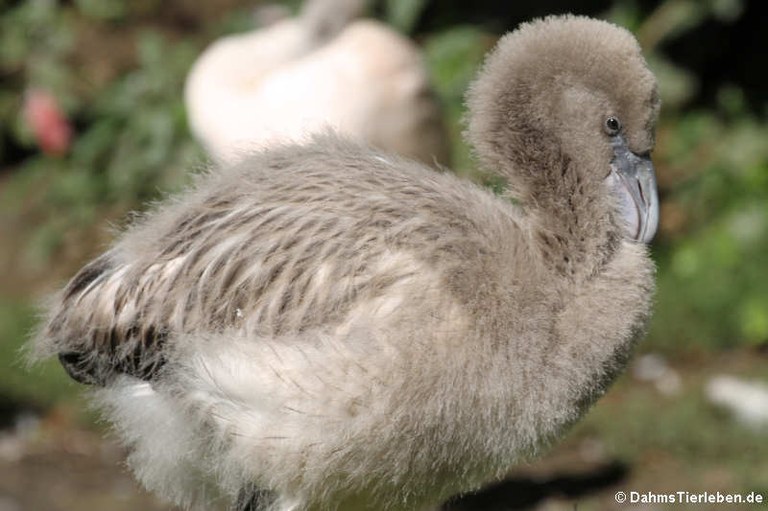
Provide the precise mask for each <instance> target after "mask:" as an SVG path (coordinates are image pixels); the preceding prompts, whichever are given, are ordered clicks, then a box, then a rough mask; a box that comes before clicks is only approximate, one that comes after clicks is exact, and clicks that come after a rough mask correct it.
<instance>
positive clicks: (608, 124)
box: [605, 116, 621, 135]
mask: <svg viewBox="0 0 768 511" xmlns="http://www.w3.org/2000/svg"><path fill="white" fill-rule="evenodd" d="M620 131H621V121H619V120H618V119H617V118H616V117H613V116H611V117H609V118H607V119H606V120H605V132H606V133H608V134H609V135H618V134H619V132H620Z"/></svg>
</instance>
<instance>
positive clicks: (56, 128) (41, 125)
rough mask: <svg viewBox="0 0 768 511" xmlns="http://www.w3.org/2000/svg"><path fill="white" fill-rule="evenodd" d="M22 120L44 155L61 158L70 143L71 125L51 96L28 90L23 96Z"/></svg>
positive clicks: (35, 90) (47, 93) (45, 92)
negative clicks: (30, 130)
mask: <svg viewBox="0 0 768 511" xmlns="http://www.w3.org/2000/svg"><path fill="white" fill-rule="evenodd" d="M23 115H24V120H25V122H26V123H27V124H28V125H29V127H30V128H31V129H32V133H33V134H34V136H35V141H36V142H37V145H38V146H40V149H42V150H43V152H44V153H46V154H49V155H52V156H63V155H64V154H66V153H67V151H69V147H70V145H71V143H72V125H71V124H70V122H69V120H68V119H67V117H66V116H65V115H64V112H62V110H61V107H60V106H59V103H58V102H57V101H56V98H55V97H53V95H52V94H51V93H50V92H48V91H45V90H42V89H29V90H27V92H26V94H25V95H24V110H23Z"/></svg>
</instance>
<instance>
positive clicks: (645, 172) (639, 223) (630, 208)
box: [607, 134, 659, 243]
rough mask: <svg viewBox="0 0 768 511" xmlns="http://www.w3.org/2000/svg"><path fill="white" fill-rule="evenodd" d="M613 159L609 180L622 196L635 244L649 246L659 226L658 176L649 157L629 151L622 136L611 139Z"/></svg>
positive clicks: (623, 207)
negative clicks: (639, 243)
mask: <svg viewBox="0 0 768 511" xmlns="http://www.w3.org/2000/svg"><path fill="white" fill-rule="evenodd" d="M611 145H612V146H613V155H614V157H613V160H612V161H611V173H610V174H609V175H608V178H607V179H608V181H609V182H611V185H612V186H613V188H614V190H615V192H616V193H617V194H618V196H619V206H620V210H621V213H622V217H623V219H624V222H625V226H626V228H627V233H628V234H629V235H630V237H631V238H632V239H634V240H635V241H639V242H642V243H649V242H650V241H651V240H652V239H653V236H654V235H655V234H656V228H657V227H658V225H659V196H658V193H657V191H656V174H655V172H654V168H653V163H652V162H651V158H650V157H649V156H648V155H637V154H635V153H633V152H632V151H630V150H629V147H628V146H627V142H626V140H625V139H624V137H623V136H622V135H620V134H619V135H615V136H614V137H613V138H612V140H611Z"/></svg>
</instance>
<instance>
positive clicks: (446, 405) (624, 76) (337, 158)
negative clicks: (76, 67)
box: [34, 16, 658, 511]
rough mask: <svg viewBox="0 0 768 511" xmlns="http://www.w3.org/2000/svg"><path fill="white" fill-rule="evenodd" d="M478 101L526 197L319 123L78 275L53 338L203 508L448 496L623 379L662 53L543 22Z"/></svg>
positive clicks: (421, 502)
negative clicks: (313, 133) (326, 130)
mask: <svg viewBox="0 0 768 511" xmlns="http://www.w3.org/2000/svg"><path fill="white" fill-rule="evenodd" d="M468 106H469V112H470V113H469V118H468V130H467V136H468V139H469V141H470V142H471V143H472V144H473V145H474V147H475V149H476V152H477V157H478V158H479V160H480V161H481V162H482V164H483V165H485V166H486V167H487V168H488V169H490V170H493V171H495V172H496V173H497V174H498V175H499V176H500V177H501V178H503V179H505V180H506V182H507V184H508V187H507V190H506V196H495V195H493V194H492V193H490V192H489V191H487V190H485V189H482V188H479V187H477V186H475V185H473V184H471V183H469V182H467V181H465V180H462V179H459V178H457V177H455V176H453V175H451V174H447V173H438V172H435V171H433V170H430V169H428V168H426V167H424V166H422V165H420V164H417V163H414V162H411V161H407V160H404V159H400V158H398V157H395V156H391V155H388V154H386V153H382V152H378V151H376V150H372V149H368V148H365V147H361V146H359V145H357V144H354V143H351V142H348V141H345V140H343V139H341V138H339V137H337V136H335V135H333V134H326V135H322V136H317V137H315V138H314V139H313V140H312V141H311V142H309V143H307V144H304V145H286V146H283V147H278V148H275V149H272V150H268V151H263V152H258V153H256V154H253V155H251V156H250V157H249V158H247V159H246V160H244V161H241V162H240V163H238V164H237V165H234V166H230V167H227V168H220V169H215V170H214V171H212V172H210V173H209V174H207V175H204V176H202V177H200V179H199V180H198V182H197V184H196V186H194V187H192V188H191V189H190V190H188V191H187V192H185V193H183V194H181V195H180V196H179V197H177V198H176V199H174V200H171V201H168V202H166V203H165V204H162V205H160V206H158V207H156V208H155V209H154V210H153V211H151V212H150V213H148V214H146V215H145V216H144V217H143V218H142V219H140V220H139V221H137V222H136V223H135V225H133V226H132V227H131V228H130V229H128V230H127V232H126V233H125V234H124V235H123V237H122V238H121V239H120V240H119V241H117V242H116V243H115V244H114V246H113V247H112V248H111V249H110V250H108V251H107V252H106V253H105V254H104V255H102V256H101V257H99V258H97V259H96V260H95V261H94V262H92V263H91V264H89V265H88V266H86V267H85V268H84V269H83V270H81V271H80V273H79V274H78V275H77V276H75V277H74V279H73V280H72V281H71V282H70V283H69V285H68V286H67V287H66V288H65V289H64V290H63V291H62V292H61V293H60V294H59V295H58V296H57V297H56V299H55V300H54V302H53V305H52V307H51V308H50V312H49V314H48V317H47V321H46V322H45V325H44V326H43V327H42V329H41V332H40V334H39V336H38V337H37V339H36V341H35V342H34V351H35V353H36V355H37V356H41V357H42V356H50V355H58V356H59V357H60V359H61V361H62V363H63V364H64V367H65V368H66V369H67V371H68V372H69V374H70V375H72V377H73V378H75V379H77V380H79V381H82V382H84V383H91V384H94V385H95V387H96V388H97V389H98V390H96V400H97V402H98V403H100V404H101V405H102V406H103V408H104V409H105V411H106V414H107V416H108V417H109V418H110V420H112V421H113V422H114V424H115V426H116V429H117V431H118V432H119V434H120V435H121V436H122V438H123V439H124V440H125V442H126V443H127V444H128V446H129V447H130V449H131V454H130V458H129V463H130V465H131V467H132V468H133V470H134V471H135V473H136V474H137V476H138V478H139V479H140V480H141V481H142V482H143V484H144V485H145V486H146V487H147V488H149V489H151V490H155V491H157V492H159V493H161V494H162V495H164V496H166V497H168V498H171V499H173V500H174V501H176V502H177V503H179V504H180V505H182V506H184V507H187V508H200V509H204V508H205V507H206V506H208V505H210V502H211V501H213V500H215V499H216V498H217V496H218V495H221V496H223V497H225V498H229V499H231V500H232V501H237V502H239V505H240V506H241V507H242V508H243V509H256V508H259V509H269V510H281V511H287V510H310V509H311V510H320V509H322V510H342V509H344V510H351V509H371V510H374V509H376V510H382V509H387V510H393V511H394V510H407V509H423V508H426V507H429V506H435V505H437V504H439V503H440V502H441V501H443V500H444V499H445V498H447V497H450V496H452V495H454V494H457V493H460V492H464V491H468V490H471V489H474V488H477V487H478V486H480V485H482V484H484V483H487V482H489V481H492V480H494V479H496V478H499V477H501V476H502V475H504V474H505V473H506V472H507V471H508V470H509V469H510V467H512V466H513V465H514V464H515V463H516V462H518V461H519V460H521V459H522V458H524V457H526V456H529V455H531V454H535V453H536V452H537V451H538V450H539V449H540V448H541V446H543V445H545V444H546V442H547V441H549V440H550V439H552V438H554V437H555V436H556V435H557V434H559V433H561V432H562V431H563V430H564V428H565V427H567V426H568V425H569V424H571V423H573V422H574V421H575V420H576V419H577V418H578V417H579V416H580V415H581V414H582V413H583V412H584V411H585V410H586V408H587V407H588V406H589V405H590V404H591V403H592V402H593V401H594V400H595V399H596V398H597V397H598V396H600V395H601V394H602V393H603V392H604V391H605V390H606V387H607V385H608V383H609V382H610V381H611V380H612V379H613V377H614V376H615V375H616V374H617V372H618V371H620V370H621V368H622V367H623V366H624V364H625V361H626V359H627V357H628V355H629V353H630V350H631V348H632V346H633V343H634V342H635V340H636V339H637V337H638V335H639V334H640V332H641V331H642V329H643V326H644V324H645V323H646V320H647V319H648V316H649V311H650V305H651V298H652V293H653V288H654V282H653V276H654V267H653V264H652V262H651V260H650V258H649V257H648V253H647V249H646V247H645V245H644V243H643V241H647V240H648V239H649V233H650V235H652V231H653V230H654V229H655V223H654V222H655V215H657V213H655V211H656V209H655V208H656V204H655V202H654V201H655V200H656V199H655V189H654V190H653V191H652V190H650V188H648V187H649V186H653V179H652V178H653V176H652V167H650V166H649V164H647V163H642V165H641V164H640V163H639V162H646V160H645V159H643V157H641V156H636V155H645V154H647V153H649V152H650V150H651V149H652V146H653V126H654V122H655V118H656V114H657V110H658V97H657V93H656V85H655V80H654V78H653V76H652V74H651V73H650V72H649V71H648V69H647V67H646V64H645V61H644V59H643V57H642V55H641V52H640V49H639V47H638V45H637V43H636V41H635V39H634V38H633V37H632V35H631V34H630V33H629V32H627V31H626V30H624V29H621V28H618V27H616V26H614V25H611V24H609V23H606V22H602V21H595V20H591V19H588V18H581V17H572V16H565V17H551V18H546V19H543V20H538V21H534V22H532V23H529V24H524V25H522V26H521V27H520V28H519V29H518V30H516V31H515V32H513V33H511V34H509V35H507V36H506V37H504V38H503V39H502V40H501V41H500V42H499V44H498V46H497V48H496V49H495V50H494V51H493V52H492V53H491V55H490V56H489V57H488V59H487V62H486V64H485V66H484V67H483V69H482V71H481V72H480V74H479V77H478V78H477V80H476V82H475V83H474V85H473V87H472V88H471V90H470V92H469V94H468ZM609 119H610V120H609ZM649 169H650V170H649ZM627 172H629V173H634V174H633V175H628V174H627ZM649 172H650V174H649ZM612 176H614V177H612ZM616 176H618V177H616ZM638 176H640V177H638ZM641 178H642V179H643V183H644V184H642V185H641V186H645V189H644V190H645V191H644V192H643V191H637V190H630V187H632V186H638V183H639V180H640V179H641ZM633 179H635V181H632V180H633ZM622 183H625V185H626V188H622V186H625V185H624V184H622ZM626 183H628V184H626ZM511 199H514V200H511ZM633 222H634V223H633ZM651 224H653V225H651Z"/></svg>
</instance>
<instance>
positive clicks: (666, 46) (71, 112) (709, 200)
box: [0, 0, 768, 484]
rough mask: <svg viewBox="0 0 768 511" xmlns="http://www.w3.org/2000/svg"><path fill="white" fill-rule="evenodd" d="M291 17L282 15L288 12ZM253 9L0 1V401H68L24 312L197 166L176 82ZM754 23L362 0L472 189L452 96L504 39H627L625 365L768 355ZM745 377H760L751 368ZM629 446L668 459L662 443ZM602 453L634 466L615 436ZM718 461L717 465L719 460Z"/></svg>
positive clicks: (714, 12)
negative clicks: (645, 121)
mask: <svg viewBox="0 0 768 511" xmlns="http://www.w3.org/2000/svg"><path fill="white" fill-rule="evenodd" d="M287 3H288V5H289V6H290V7H291V8H292V9H294V10H295V9H296V8H297V7H298V5H299V3H300V2H299V1H298V0H292V1H290V2H287ZM256 4H258V2H254V1H245V0H215V1H210V2H193V1H191V0H173V1H170V0H134V1H127V0H70V1H61V2H57V1H54V0H26V1H10V0H0V274H1V275H2V282H1V284H0V359H1V360H2V361H3V363H4V365H6V364H7V366H8V368H7V369H5V368H4V369H3V370H2V371H0V389H1V391H2V393H4V394H8V395H11V396H13V397H14V398H15V399H16V398H18V399H29V400H32V401H34V402H35V403H38V404H40V405H43V406H44V405H49V404H51V403H55V402H59V401H60V400H62V399H73V398H72V396H74V395H75V393H76V391H77V389H76V387H75V386H74V385H73V384H71V383H70V382H69V381H68V380H67V378H66V377H64V375H63V372H62V371H60V370H59V369H58V368H56V367H55V366H56V365H55V364H50V365H48V366H45V367H42V368H37V369H34V370H33V371H32V372H31V373H29V372H28V370H27V368H25V367H24V366H23V363H21V362H19V359H18V356H17V354H18V349H19V347H20V346H21V345H22V344H23V342H24V340H25V338H26V337H27V336H28V334H29V332H30V331H31V330H32V329H33V327H34V323H35V304H36V303H37V302H38V301H39V299H40V297H41V296H44V295H45V293H47V292H49V291H50V290H52V289H55V288H56V287H57V286H58V285H60V284H61V283H62V282H63V280H64V279H66V278H67V277H68V276H70V275H71V274H72V272H73V271H74V270H75V269H76V268H77V267H79V265H81V264H82V263H84V262H85V261H86V260H87V259H88V258H90V257H92V256H93V255H95V254H96V253H98V252H99V251H100V250H101V249H103V248H104V246H105V245H106V244H107V243H108V242H109V240H110V238H111V234H110V233H109V232H108V229H105V225H112V226H114V225H116V226H118V227H119V226H120V225H122V224H124V222H125V221H126V220H125V218H126V215H127V213H128V212H129V211H131V210H135V209H139V210H141V209H142V208H145V207H146V204H147V203H148V202H151V201H153V200H156V199H158V198H160V197H161V196H162V195H163V194H166V193H169V192H172V191H173V190H176V189H178V188H179V187H180V186H183V185H184V183H185V182H187V181H188V179H189V177H190V174H191V172H192V171H194V170H196V169H198V168H200V167H202V166H203V165H204V162H205V158H204V155H203V153H202V151H201V150H200V149H199V148H198V147H197V145H196V144H195V143H194V142H193V141H192V139H191V137H190V135H189V133H188V129H187V126H186V119H185V112H184V107H183V100H182V88H183V83H184V78H185V75H186V72H187V71H188V69H189V66H190V65H191V63H192V62H193V61H194V59H195V57H196V56H197V55H198V54H199V53H200V51H202V49H203V48H204V47H205V46H206V44H208V43H209V42H211V41H212V40H214V39H215V38H216V37H218V36H220V35H222V34H225V33H230V32H233V31H242V30H248V29H250V28H252V27H253V15H252V9H253V7H254V6H255V5H256ZM766 5H767V4H765V3H764V2H759V1H757V0H751V1H748V0H701V1H694V0H647V1H646V0H643V1H641V0H613V1H611V0H586V1H583V2H578V3H574V2H565V1H545V0H540V1H536V2H533V1H519V2H514V3H512V2H497V1H495V0H475V1H473V2H463V1H461V0H440V1H438V0H377V1H374V2H372V4H371V15H373V16H376V17H378V18H380V19H382V20H384V21H386V22H387V23H390V24H391V25H393V26H395V27H397V28H398V29H399V30H401V31H402V32H403V33H405V34H407V35H408V36H410V37H412V38H413V39H414V40H415V41H416V42H417V43H418V44H419V45H420V46H421V47H422V48H423V49H424V51H425V56H426V63H427V65H428V67H429V70H430V73H431V76H432V79H433V83H434V86H435V89H436V91H437V93H438V95H439V97H440V99H441V101H442V103H443V106H444V109H445V114H446V118H447V125H448V126H449V129H450V134H451V137H452V139H453V140H452V141H453V144H454V154H453V163H454V164H453V167H454V168H455V169H456V171H457V172H458V173H460V174H463V175H466V176H469V177H471V178H474V179H478V180H482V176H483V174H482V172H481V170H480V169H477V168H475V166H474V163H473V161H472V158H471V156H470V151H469V150H468V148H467V147H466V146H465V145H464V144H463V142H462V140H461V131H462V124H461V117H462V114H463V105H462V98H463V94H464V91H465V90H466V88H467V85H468V84H469V82H470V80H471V78H472V77H473V75H474V73H475V71H476V69H477V66H478V65H479V64H480V63H481V61H482V56H483V55H484V54H485V52H486V51H487V50H489V49H490V48H491V47H492V46H493V44H494V43H495V41H496V39H497V38H498V36H499V35H500V34H501V33H503V32H505V31H507V30H510V29H512V28H514V27H515V26H516V25H517V24H518V23H519V22H521V21H524V20H527V19H530V18H531V17H534V16H541V15H546V14H552V13H561V12H577V13H582V14H590V15H594V16H598V17H602V18H605V19H608V20H612V21H615V22H617V23H619V24H621V25H624V26H626V27H628V28H629V29H630V30H632V31H633V32H634V33H635V34H636V35H637V37H638V39H639V41H640V43H641V45H642V46H643V48H644V50H645V52H646V55H647V56H648V60H649V63H650V66H651V67H652V69H653V71H654V72H655V73H656V75H657V77H658V79H659V82H660V92H661V96H662V101H663V107H662V116H661V119H660V124H659V127H658V131H657V147H656V150H655V152H654V161H655V164H656V167H657V173H658V178H659V186H660V194H661V200H662V220H661V226H660V232H659V235H658V237H657V239H656V240H655V241H654V243H653V247H652V250H653V254H654V258H655V260H656V261H657V264H658V294H657V298H656V310H655V313H654V317H653V321H652V324H651V326H650V331H649V335H648V338H647V339H646V340H645V341H644V342H643V343H642V345H641V348H640V350H641V351H654V352H660V353H662V354H663V355H664V356H665V357H668V358H669V359H671V360H673V361H680V363H681V364H686V363H689V362H690V361H691V360H693V361H700V360H703V359H706V358H707V357H709V359H710V360H718V358H717V357H721V356H726V357H727V356H731V355H732V354H733V353H734V352H736V353H746V354H747V356H749V357H752V356H757V355H756V354H760V353H765V352H766V346H767V343H768V122H767V121H768V85H766V84H767V83H768V76H767V75H768V67H766V65H765V55H768V38H767V37H766V36H765V30H764V29H765V27H764V26H761V25H764V23H765V22H764V20H765V19H768V12H767V10H766ZM31 89H44V90H47V91H49V92H50V93H52V95H53V96H54V97H55V98H56V99H57V100H58V102H59V104H60V105H61V107H62V109H63V111H64V112H65V114H66V116H67V117H68V119H70V121H71V122H72V124H73V126H74V136H73V139H72V145H71V147H70V148H69V150H68V151H67V152H66V154H63V155H58V156H54V155H50V154H45V153H43V152H41V151H40V150H39V149H38V148H37V147H36V145H35V143H34V138H33V137H32V134H31V133H30V130H29V127H28V126H27V124H26V123H25V122H24V118H23V108H22V105H23V100H24V94H25V91H29V90H31ZM750 368H751V369H750ZM745 372H746V373H750V372H752V373H755V374H758V375H763V376H765V375H766V373H765V371H762V370H760V371H755V370H754V368H752V366H749V365H748V366H747V367H746V368H745ZM30 374H31V376H30ZM621 385H622V384H621V383H620V386H621ZM644 399H645V401H643V400H642V399H641V400H639V401H636V403H640V404H637V406H639V407H640V408H641V409H642V411H641V412H638V413H641V414H643V413H645V414H647V413H652V410H653V408H654V406H655V405H654V404H653V400H652V399H649V398H647V396H646V398H644ZM697 399H698V401H697ZM699 401H701V397H700V396H699V397H696V398H694V399H693V400H692V401H689V402H690V403H693V404H691V405H690V406H693V407H694V408H695V409H698V410H701V407H703V406H704V405H703V404H701V403H699ZM696 403H699V404H696ZM627 406H630V405H627ZM643 407H644V408H643ZM696 407H699V408H696ZM600 410H601V411H600V412H598V416H597V418H596V419H594V420H593V421H592V422H589V421H588V422H587V425H586V426H583V427H584V428H587V429H588V430H592V429H594V430H599V431H602V432H603V433H604V436H606V437H610V436H611V431H615V432H619V433H620V436H621V437H622V438H624V436H623V435H624V434H629V435H631V434H632V426H631V425H629V424H627V425H626V427H624V426H622V427H621V428H613V429H610V428H608V429H604V428H603V426H602V425H603V424H605V423H606V421H614V420H617V418H619V419H618V420H619V422H621V421H620V417H622V416H625V415H624V412H623V411H624V410H628V409H625V408H620V409H616V408H611V407H610V404H609V405H607V407H605V408H601V409H600ZM617 410H622V411H619V412H617ZM686 410H689V409H688V408H683V409H679V408H678V409H677V410H676V412H675V414H674V416H673V417H672V418H670V419H669V420H671V421H673V424H672V425H670V426H669V428H670V429H669V430H664V431H677V432H678V434H677V436H675V433H671V434H672V438H675V439H678V438H682V437H684V436H685V433H684V430H685V428H687V427H690V425H688V426H686V425H685V424H686V421H687V420H689V417H682V415H681V414H683V415H684V414H685V413H687V412H686ZM611 413H614V415H611ZM628 413H629V415H626V416H628V417H633V416H635V415H636V414H635V415H633V414H632V413H631V412H628ZM600 414H602V415H600ZM606 417H607V418H606ZM681 417H682V418H681ZM717 420H718V419H717V417H715V418H714V419H712V421H714V422H712V421H710V422H709V423H708V424H710V426H708V427H711V429H707V428H706V427H705V428H704V429H703V430H701V431H700V435H704V436H705V437H706V438H705V439H704V440H702V442H703V443H708V445H713V442H715V440H713V438H717V437H718V435H717V433H716V432H717V428H718V427H719V426H718V425H719V424H721V423H719V422H717ZM601 421H602V422H601ZM648 427H649V428H651V429H653V425H648ZM638 435H640V436H642V435H645V436H646V437H647V438H658V442H659V446H660V447H667V448H668V447H669V445H668V444H669V438H668V437H663V434H662V432H661V430H658V429H656V430H653V431H651V430H643V431H642V432H641V433H638ZM707 435H709V436H707ZM748 438H752V437H748ZM651 441H653V440H651ZM719 441H720V442H725V444H724V445H725V446H726V447H723V449H726V448H727V446H728V445H731V444H728V443H727V442H728V439H727V438H726V439H722V438H720V440H719ZM734 441H736V442H741V443H744V442H749V441H751V440H744V438H743V437H742V438H740V439H738V440H734ZM715 443H716V442H715ZM741 443H739V445H741ZM616 445H617V446H621V445H624V448H629V447H627V446H628V445H629V444H628V443H626V442H624V443H622V441H621V438H617V439H616ZM618 449H619V451H621V449H622V448H618ZM713 449H715V448H714V447H713ZM630 450H631V449H630ZM621 452H623V451H621ZM713 452H715V454H713V455H712V457H713V459H714V458H716V457H717V456H719V455H721V454H722V452H721V451H720V450H717V449H715V450H714V451H713ZM634 454H637V453H634ZM634 454H633V453H628V454H627V456H632V455H634ZM763 475H765V474H763ZM752 477H755V474H754V473H752ZM766 480H768V477H766V478H763V479H762V481H763V483H761V484H768V483H765V481H766Z"/></svg>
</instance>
